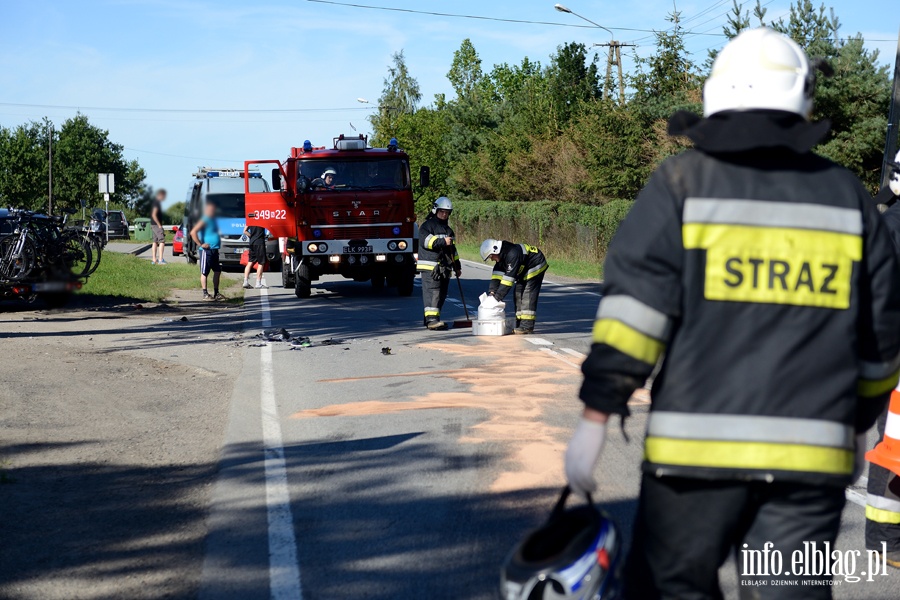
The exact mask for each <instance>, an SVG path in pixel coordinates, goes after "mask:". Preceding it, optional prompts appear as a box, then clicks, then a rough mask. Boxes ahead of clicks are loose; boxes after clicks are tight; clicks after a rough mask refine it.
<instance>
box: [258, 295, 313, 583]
mask: <svg viewBox="0 0 900 600" xmlns="http://www.w3.org/2000/svg"><path fill="white" fill-rule="evenodd" d="M259 291H260V298H259V299H260V303H261V304H262V325H263V328H266V327H271V326H272V314H271V312H270V311H269V292H268V290H266V289H262V290H259ZM259 361H260V367H261V373H260V378H259V379H260V381H259V392H260V394H259V395H260V408H261V410H262V433H263V452H264V466H265V477H266V509H267V513H268V517H269V595H270V597H271V598H272V600H303V591H302V589H301V587H300V565H299V563H298V562H297V539H296V538H295V536H294V517H293V515H291V497H290V493H289V491H288V479H287V468H286V466H285V461H284V443H283V442H282V438H281V423H280V422H279V420H278V406H277V404H276V403H275V368H274V365H273V363H272V346H270V345H268V344H266V345H265V346H264V347H263V348H262V352H261V353H260V359H259Z"/></svg>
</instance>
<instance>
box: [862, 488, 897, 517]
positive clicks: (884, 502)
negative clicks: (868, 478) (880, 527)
mask: <svg viewBox="0 0 900 600" xmlns="http://www.w3.org/2000/svg"><path fill="white" fill-rule="evenodd" d="M866 518H867V519H869V520H870V521H875V522H876V523H890V524H893V525H900V500H894V499H892V498H885V497H884V496H877V495H875V494H871V493H870V494H866Z"/></svg>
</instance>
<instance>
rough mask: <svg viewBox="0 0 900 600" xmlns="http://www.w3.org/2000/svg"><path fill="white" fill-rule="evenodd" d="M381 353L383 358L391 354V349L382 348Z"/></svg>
mask: <svg viewBox="0 0 900 600" xmlns="http://www.w3.org/2000/svg"><path fill="white" fill-rule="evenodd" d="M381 353H382V354H384V355H385V356H389V355H390V354H391V349H390V348H382V349H381Z"/></svg>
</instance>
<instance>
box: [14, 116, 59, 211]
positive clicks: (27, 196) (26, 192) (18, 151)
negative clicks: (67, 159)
mask: <svg viewBox="0 0 900 600" xmlns="http://www.w3.org/2000/svg"><path fill="white" fill-rule="evenodd" d="M50 125H51V124H50V122H49V120H47V119H44V120H43V122H37V121H31V122H29V123H24V124H22V125H19V126H17V127H16V128H14V129H6V128H0V205H2V206H11V207H15V208H25V209H29V210H44V211H46V210H47V178H48V141H49V134H50V129H49V128H50ZM57 140H58V132H54V134H53V144H54V145H55V144H56V141H57Z"/></svg>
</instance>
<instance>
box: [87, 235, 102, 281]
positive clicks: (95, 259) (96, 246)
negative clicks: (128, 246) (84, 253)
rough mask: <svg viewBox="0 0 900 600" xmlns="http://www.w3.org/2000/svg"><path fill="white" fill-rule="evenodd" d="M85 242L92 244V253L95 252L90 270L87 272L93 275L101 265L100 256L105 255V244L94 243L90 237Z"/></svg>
mask: <svg viewBox="0 0 900 600" xmlns="http://www.w3.org/2000/svg"><path fill="white" fill-rule="evenodd" d="M85 242H86V243H87V244H88V245H89V246H90V248H91V253H92V254H93V257H92V260H91V268H90V269H89V270H88V272H87V274H88V275H93V274H94V271H96V270H97V267H99V266H100V257H101V256H102V255H103V246H102V245H101V244H92V243H91V242H90V240H88V239H85Z"/></svg>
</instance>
